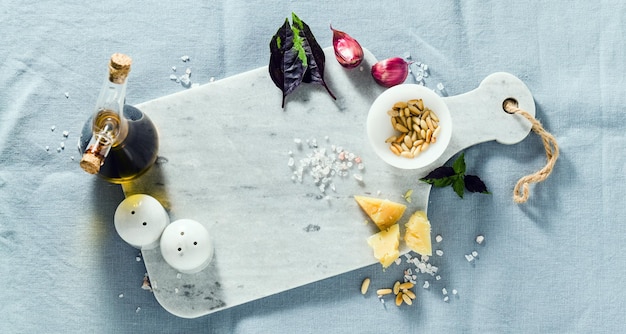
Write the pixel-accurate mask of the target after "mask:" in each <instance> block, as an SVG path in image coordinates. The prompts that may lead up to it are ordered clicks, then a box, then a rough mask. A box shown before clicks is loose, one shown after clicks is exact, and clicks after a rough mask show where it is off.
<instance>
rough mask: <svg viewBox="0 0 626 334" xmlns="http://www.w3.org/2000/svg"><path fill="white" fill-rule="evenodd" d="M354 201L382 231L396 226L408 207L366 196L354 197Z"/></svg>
mask: <svg viewBox="0 0 626 334" xmlns="http://www.w3.org/2000/svg"><path fill="white" fill-rule="evenodd" d="M354 199H355V200H356V202H357V203H358V204H359V206H360V207H361V209H363V211H365V213H366V214H367V215H368V216H369V217H370V219H371V220H372V221H373V222H374V223H375V224H376V226H378V228H379V229H380V230H381V231H384V230H386V229H388V228H389V227H390V226H391V225H393V224H395V223H396V222H397V221H398V220H399V219H400V218H401V217H402V215H403V214H404V210H406V205H404V204H400V203H395V202H392V201H389V200H386V199H380V198H373V197H364V196H354Z"/></svg>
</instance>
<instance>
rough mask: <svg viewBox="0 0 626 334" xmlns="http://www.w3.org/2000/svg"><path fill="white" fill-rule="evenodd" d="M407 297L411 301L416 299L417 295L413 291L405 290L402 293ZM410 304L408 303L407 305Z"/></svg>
mask: <svg viewBox="0 0 626 334" xmlns="http://www.w3.org/2000/svg"><path fill="white" fill-rule="evenodd" d="M402 292H403V293H404V294H405V295H407V296H408V297H409V298H411V299H415V297H416V296H415V293H414V292H413V291H411V290H403V291H402ZM407 304H408V303H407Z"/></svg>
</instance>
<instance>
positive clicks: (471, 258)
mask: <svg viewBox="0 0 626 334" xmlns="http://www.w3.org/2000/svg"><path fill="white" fill-rule="evenodd" d="M465 259H466V260H467V262H472V261H474V256H473V255H472V254H465Z"/></svg>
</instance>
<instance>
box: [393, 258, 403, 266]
mask: <svg viewBox="0 0 626 334" xmlns="http://www.w3.org/2000/svg"><path fill="white" fill-rule="evenodd" d="M393 262H395V263H396V264H397V265H399V264H400V263H402V259H401V258H397V259H396V260H395V261H393Z"/></svg>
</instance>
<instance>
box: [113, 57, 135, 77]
mask: <svg viewBox="0 0 626 334" xmlns="http://www.w3.org/2000/svg"><path fill="white" fill-rule="evenodd" d="M132 63H133V60H132V59H131V58H130V57H129V56H127V55H125V54H123V53H114V54H113V55H112V56H111V60H110V61H109V80H110V81H111V82H114V83H117V84H123V83H124V82H125V81H126V77H127V76H128V72H130V65H131V64H132Z"/></svg>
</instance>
